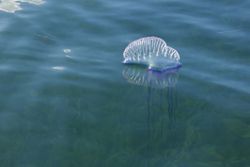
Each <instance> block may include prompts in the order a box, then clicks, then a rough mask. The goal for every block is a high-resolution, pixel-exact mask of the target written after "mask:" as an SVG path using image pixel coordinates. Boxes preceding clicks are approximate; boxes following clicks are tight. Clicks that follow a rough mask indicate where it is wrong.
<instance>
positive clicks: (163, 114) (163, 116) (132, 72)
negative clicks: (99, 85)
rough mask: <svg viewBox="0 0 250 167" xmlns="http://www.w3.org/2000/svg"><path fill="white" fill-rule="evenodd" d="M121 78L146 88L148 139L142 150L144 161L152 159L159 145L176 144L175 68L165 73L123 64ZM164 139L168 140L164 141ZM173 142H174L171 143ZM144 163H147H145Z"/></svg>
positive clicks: (169, 145) (176, 78) (160, 148)
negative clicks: (174, 131) (174, 130)
mask: <svg viewBox="0 0 250 167" xmlns="http://www.w3.org/2000/svg"><path fill="white" fill-rule="evenodd" d="M123 77H124V78H125V79H126V80H127V81H128V82H129V83H131V84H135V85H139V86H142V87H144V88H145V89H146V91H147V97H146V98H145V103H146V108H147V121H146V122H147V125H146V127H145V128H146V130H147V132H146V133H147V140H145V142H146V147H144V148H143V150H142V152H143V153H145V154H146V155H145V156H146V157H148V158H147V160H148V161H150V159H154V158H155V156H157V155H158V152H159V150H162V148H165V149H168V148H169V147H172V146H174V145H175V141H177V140H175V139H176V136H175V134H174V133H172V132H173V129H175V127H174V125H175V109H176V105H177V97H176V93H175V86H176V84H177V81H178V68H177V69H172V70H168V71H165V72H160V73H159V72H154V71H149V70H147V69H145V68H140V67H138V66H133V65H130V66H126V67H124V70H123ZM167 141H171V143H170V142H167ZM172 141H173V142H172ZM146 164H147V166H151V165H149V164H150V162H147V163H146Z"/></svg>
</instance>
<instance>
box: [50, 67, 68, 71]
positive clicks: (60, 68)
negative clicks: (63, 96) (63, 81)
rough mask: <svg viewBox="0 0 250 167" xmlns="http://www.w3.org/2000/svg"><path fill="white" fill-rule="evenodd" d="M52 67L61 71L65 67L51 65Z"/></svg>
mask: <svg viewBox="0 0 250 167" xmlns="http://www.w3.org/2000/svg"><path fill="white" fill-rule="evenodd" d="M52 69H53V70H56V71H63V70H65V67H63V66H54V67H52Z"/></svg>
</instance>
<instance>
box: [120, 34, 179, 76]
mask: <svg viewBox="0 0 250 167" xmlns="http://www.w3.org/2000/svg"><path fill="white" fill-rule="evenodd" d="M123 57H124V61H123V63H124V64H140V65H145V66H147V67H148V69H149V70H153V71H160V72H162V71H166V70H169V69H175V68H179V67H181V63H180V55H179V53H178V52H177V51H176V50H175V49H174V48H172V47H170V46H168V45H167V44H166V42H165V41H164V40H163V39H161V38H159V37H144V38H140V39H137V40H135V41H133V42H131V43H130V44H129V45H128V46H127V47H126V49H125V50H124V52H123Z"/></svg>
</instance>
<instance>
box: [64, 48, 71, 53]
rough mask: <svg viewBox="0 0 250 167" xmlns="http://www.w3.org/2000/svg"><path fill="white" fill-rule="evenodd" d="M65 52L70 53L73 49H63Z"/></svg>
mask: <svg viewBox="0 0 250 167" xmlns="http://www.w3.org/2000/svg"><path fill="white" fill-rule="evenodd" d="M63 52H64V53H66V54H67V53H70V52H71V49H63Z"/></svg>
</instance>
